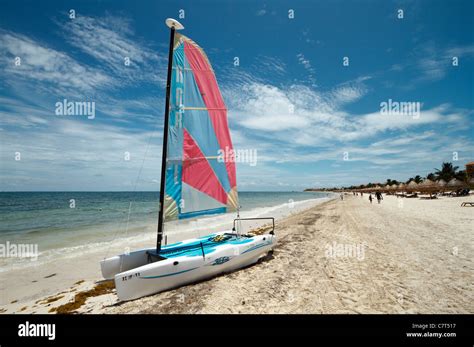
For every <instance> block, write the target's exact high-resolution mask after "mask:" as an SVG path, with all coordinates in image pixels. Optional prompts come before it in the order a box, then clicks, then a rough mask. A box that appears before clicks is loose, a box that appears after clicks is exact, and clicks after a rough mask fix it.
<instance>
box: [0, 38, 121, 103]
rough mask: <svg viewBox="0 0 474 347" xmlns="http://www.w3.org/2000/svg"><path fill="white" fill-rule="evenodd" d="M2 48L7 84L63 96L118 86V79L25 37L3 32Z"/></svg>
mask: <svg viewBox="0 0 474 347" xmlns="http://www.w3.org/2000/svg"><path fill="white" fill-rule="evenodd" d="M0 46H1V47H2V51H1V52H0V62H1V63H2V65H3V66H4V68H3V69H2V70H1V72H0V73H1V75H2V78H3V79H4V81H5V82H6V83H11V82H12V81H15V82H17V81H18V80H22V81H25V82H26V83H35V84H36V85H37V86H38V87H39V88H42V89H45V90H46V91H54V92H55V93H63V94H65V93H67V91H71V90H77V91H82V92H88V93H90V92H92V91H94V90H96V89H100V88H113V87H114V83H115V81H114V79H113V78H111V77H110V76H108V75H107V74H105V73H103V72H102V71H100V70H98V69H95V68H91V67H88V66H86V65H83V64H81V63H78V62H77V61H75V60H74V59H73V58H71V57H70V56H69V55H67V54H66V53H63V52H60V51H57V50H54V49H52V48H48V47H47V46H45V45H43V44H41V43H38V42H35V41H33V40H32V39H30V38H28V37H26V36H24V35H19V34H15V33H11V32H6V31H0ZM16 57H19V58H20V59H21V64H20V65H16V64H15V58H16Z"/></svg>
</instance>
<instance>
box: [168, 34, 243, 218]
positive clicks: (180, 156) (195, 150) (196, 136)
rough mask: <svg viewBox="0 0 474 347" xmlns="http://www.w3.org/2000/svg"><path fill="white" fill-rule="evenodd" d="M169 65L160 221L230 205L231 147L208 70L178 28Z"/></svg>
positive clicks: (233, 201) (233, 188) (233, 189)
mask: <svg viewBox="0 0 474 347" xmlns="http://www.w3.org/2000/svg"><path fill="white" fill-rule="evenodd" d="M172 67H173V69H172V78H171V91H170V112H169V127H168V151H167V163H166V178H165V179H166V189H165V203H164V207H165V211H164V213H165V221H168V220H173V219H184V218H191V217H196V216H200V215H205V214H216V213H225V212H229V211H233V210H235V209H236V208H237V207H238V195H237V182H236V172H235V161H234V160H232V156H229V157H226V155H225V154H226V153H233V147H232V140H231V137H230V132H229V127H228V123H227V109H226V106H225V104H224V100H223V99H222V95H221V93H220V91H219V87H218V85H217V81H216V77H215V75H214V71H213V70H212V67H211V64H210V62H209V60H208V58H207V56H206V54H205V53H204V51H203V50H202V49H201V47H199V46H198V45H197V44H196V43H195V42H194V41H192V40H191V39H189V38H187V37H186V36H184V35H181V34H178V33H176V35H175V40H174V47H173V66H172ZM223 154H224V155H223Z"/></svg>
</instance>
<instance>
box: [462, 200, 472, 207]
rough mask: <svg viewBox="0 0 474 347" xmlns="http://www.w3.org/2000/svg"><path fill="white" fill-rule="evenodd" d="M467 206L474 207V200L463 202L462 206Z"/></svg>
mask: <svg viewBox="0 0 474 347" xmlns="http://www.w3.org/2000/svg"><path fill="white" fill-rule="evenodd" d="M467 206H471V207H474V202H472V201H465V202H463V203H462V204H461V207H467Z"/></svg>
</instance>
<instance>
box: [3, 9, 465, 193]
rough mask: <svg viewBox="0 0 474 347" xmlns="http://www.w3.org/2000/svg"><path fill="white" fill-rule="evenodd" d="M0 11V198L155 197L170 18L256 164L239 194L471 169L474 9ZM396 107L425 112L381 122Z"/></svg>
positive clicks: (241, 173)
mask: <svg viewBox="0 0 474 347" xmlns="http://www.w3.org/2000/svg"><path fill="white" fill-rule="evenodd" d="M0 7H1V11H0V47H1V50H0V64H1V65H0V78H1V80H2V83H1V84H0V100H1V102H0V115H1V117H0V141H1V142H0V144H1V152H0V156H1V166H0V178H1V182H0V190H4V191H5V190H48V191H50V190H53V191H55V190H60V191H61V190H83V191H84V190H85V191H87V190H133V189H137V190H158V187H159V182H158V181H159V177H160V164H161V141H162V136H161V133H162V123H163V113H164V88H165V78H166V64H167V49H168V48H167V44H168V37H169V31H168V29H167V27H166V26H165V25H164V20H165V19H166V18H167V17H174V18H178V17H179V13H180V12H179V11H180V10H184V15H185V18H183V19H180V21H181V22H182V23H183V25H184V26H185V30H184V32H183V33H184V34H185V35H187V36H189V37H191V38H192V39H193V40H195V41H196V42H197V43H198V44H200V45H201V46H202V47H203V48H204V50H205V51H206V52H207V54H208V56H209V59H210V60H211V63H212V64H213V67H214V70H215V73H216V76H217V80H218V82H219V85H220V87H221V90H222V93H223V95H224V99H225V102H226V104H227V106H228V109H229V121H230V127H231V134H232V137H233V141H234V147H235V148H236V149H252V150H257V153H258V162H257V165H256V166H251V165H248V164H246V163H239V164H238V165H237V177H238V185H239V186H240V189H241V190H302V189H304V188H307V187H316V186H317V187H321V186H340V185H351V184H362V183H367V182H369V181H370V182H378V181H385V179H387V178H392V179H398V180H406V179H408V178H409V177H412V176H414V175H416V174H420V175H426V174H428V173H429V172H432V171H433V168H435V167H436V168H437V167H439V166H440V165H441V163H442V162H443V161H453V152H456V153H457V154H455V155H454V156H456V155H457V159H458V160H457V161H454V163H455V164H456V165H458V166H460V167H463V166H464V164H465V163H466V162H468V161H472V160H473V159H474V141H473V138H474V136H473V135H474V134H473V128H474V127H473V121H472V120H473V117H474V114H473V106H474V105H473V102H474V101H473V100H474V88H473V74H474V37H473V36H474V34H473V32H474V31H473V28H472V22H473V13H474V11H473V10H474V5H473V2H472V1H457V0H454V1H416V2H415V1H394V2H390V1H344V2H343V1H329V0H326V1H317V2H316V1H266V2H265V1H225V0H222V1H134V2H132V1H46V2H43V3H41V4H40V3H39V2H36V1H24V0H20V1H4V0H3V1H1V2H0ZM71 9H74V10H75V14H76V18H75V19H70V18H69V11H70V10H71ZM399 9H402V10H403V16H404V18H403V19H399V18H397V15H398V12H397V11H398V10H399ZM289 10H293V11H294V18H289V16H288V14H289V13H288V11H289ZM16 57H20V58H21V65H19V66H18V65H15V58H16ZM125 57H129V58H130V61H131V64H130V65H129V66H126V65H125V64H124V59H125ZM235 57H238V58H239V63H240V64H239V66H235V65H234V58H235ZM343 57H348V58H349V66H343ZM453 57H457V58H458V62H459V64H458V66H453V64H452V59H453ZM63 99H68V100H70V101H94V102H95V104H96V117H95V118H94V119H87V117H85V116H58V115H55V103H56V102H58V101H62V100H63ZM389 99H392V100H393V101H398V102H419V103H420V105H421V112H420V116H419V118H415V117H411V116H409V115H393V114H392V115H386V114H382V113H381V112H380V109H381V108H380V103H381V102H386V101H388V100H389ZM17 152H19V153H20V154H21V160H15V154H16V153H17ZM125 152H128V153H130V160H124V158H125ZM345 153H346V156H344V154H345ZM144 158H145V159H144ZM344 159H348V160H344ZM455 159H456V157H455ZM142 165H143V168H142V169H140V168H141V167H142ZM139 173H140V174H139ZM137 177H139V179H137Z"/></svg>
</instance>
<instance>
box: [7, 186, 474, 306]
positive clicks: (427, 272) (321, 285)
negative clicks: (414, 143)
mask: <svg viewBox="0 0 474 347" xmlns="http://www.w3.org/2000/svg"><path fill="white" fill-rule="evenodd" d="M367 198H368V196H367V195H365V196H364V197H363V198H361V197H355V196H352V195H351V196H347V197H346V200H344V201H340V200H334V201H330V202H327V203H324V204H323V205H320V206H316V207H313V208H310V209H308V210H306V211H304V212H302V213H298V214H295V215H293V216H290V217H288V218H286V219H285V220H283V221H280V222H279V223H278V224H277V229H276V234H277V236H278V239H279V241H278V246H277V247H276V249H275V252H274V256H273V258H272V259H269V260H266V261H264V262H262V263H260V264H257V265H255V266H252V267H250V268H247V269H243V270H240V271H237V272H234V273H231V274H228V275H224V276H220V277H217V278H214V279H211V280H209V281H205V282H201V283H198V284H194V285H188V286H184V287H181V288H178V289H175V290H172V291H168V292H165V293H160V294H156V295H153V296H149V297H146V298H142V299H139V300H135V301H132V302H126V303H122V304H119V305H113V306H112V304H113V303H115V302H116V301H115V300H116V299H115V296H114V295H113V294H108V295H103V296H99V297H96V298H92V299H90V300H89V301H88V302H87V303H86V305H84V306H83V307H82V308H81V310H80V312H95V313H139V312H142V313H474V287H473V283H474V281H473V280H474V257H473V255H474V232H473V231H474V208H472V207H460V204H461V202H462V201H474V197H472V196H471V197H467V198H447V197H446V198H440V199H438V200H419V199H401V198H400V199H397V198H395V197H385V199H384V200H383V201H382V203H381V204H380V205H378V204H377V203H376V202H375V203H373V204H372V205H370V203H369V202H368V200H367ZM329 246H335V250H336V252H334V253H331V252H329V251H328V250H329ZM340 247H342V250H341V249H339V248H340ZM351 247H352V248H351ZM98 259H100V258H97V259H92V258H91V259H89V260H88V261H89V263H88V266H89V267H93V266H97V265H95V264H97V262H96V261H98ZM85 264H86V263H85V262H84V263H80V265H81V266H79V267H80V268H82V266H84V265H85ZM77 265H78V264H77V263H76V265H75V266H74V265H71V264H63V263H61V264H54V266H53V265H52V266H51V267H49V268H48V269H47V270H43V271H42V272H37V273H34V276H33V277H31V278H37V279H40V281H41V282H42V283H49V284H50V285H51V286H57V287H58V288H53V290H48V291H49V292H50V293H53V292H56V293H57V292H58V291H61V290H63V289H65V288H68V287H69V286H70V285H72V283H74V281H75V280H78V279H81V277H82V278H84V279H87V280H88V281H87V282H86V283H83V284H81V285H80V287H82V288H88V287H90V286H92V283H93V282H92V281H93V280H94V279H97V278H99V275H98V271H97V268H95V269H96V270H95V272H94V273H95V274H97V277H93V276H92V275H91V273H86V272H87V271H86V270H85V269H83V270H82V271H83V272H82V273H80V272H79V274H77V272H72V271H71V275H70V278H69V282H67V281H61V280H59V279H58V277H59V276H60V274H61V276H65V275H64V273H63V272H64V270H65V269H68V270H72V269H73V268H77ZM89 271H90V270H89ZM48 272H49V273H53V272H57V273H58V275H57V276H54V277H51V278H50V279H43V277H44V276H43V275H45V274H47V273H48ZM73 273H74V276H73ZM76 274H77V275H78V276H75V275H76ZM29 275H30V276H31V275H32V274H31V273H30V274H29ZM2 276H3V274H2ZM87 276H89V277H87ZM31 278H27V279H23V278H21V277H20V276H18V275H15V277H14V279H16V280H20V283H17V284H16V285H14V286H13V285H12V284H10V286H9V287H8V288H7V289H8V293H7V294H3V295H5V297H8V299H7V300H10V299H11V298H14V297H15V296H16V297H23V296H24V295H22V294H23V293H24V291H25V289H24V288H22V287H23V286H24V285H26V284H28V285H29V286H31V285H32V284H31ZM55 278H56V279H55ZM1 280H2V282H1V283H2V286H3V283H5V281H4V278H1ZM10 280H11V278H10ZM21 281H23V282H21ZM38 283H39V282H38ZM59 287H60V288H59ZM40 288H43V291H44V292H46V289H45V285H44V284H43V285H41V286H38V288H37V289H36V292H37V291H39V289H40ZM82 288H80V289H82ZM2 289H3V288H2ZM50 289H51V288H50ZM3 291H4V290H3ZM15 294H16V295H15ZM71 296H72V294H69V298H70V297H71ZM37 297H39V295H38V293H36V294H31V298H37ZM67 300H68V298H67V297H64V298H63V299H61V300H58V301H57V302H54V303H52V304H51V307H52V306H57V304H59V303H64V302H65V301H67ZM4 302H5V301H4ZM23 306H28V307H27V308H26V309H25V310H24V311H23V312H32V311H33V309H34V310H35V311H36V312H44V311H47V309H49V307H48V306H47V307H43V306H44V305H42V306H41V305H37V306H36V307H35V308H32V307H31V306H32V300H29V301H28V300H26V301H24V300H23V302H19V303H16V304H7V305H6V306H5V307H6V309H7V310H8V312H12V311H16V312H18V310H19V309H20V307H23ZM39 306H41V307H39Z"/></svg>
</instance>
